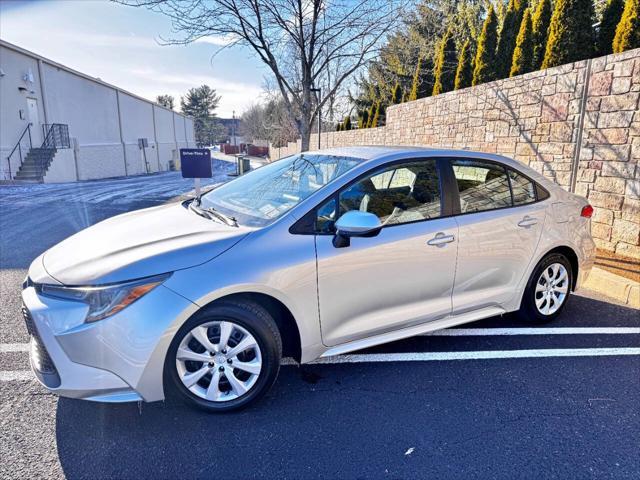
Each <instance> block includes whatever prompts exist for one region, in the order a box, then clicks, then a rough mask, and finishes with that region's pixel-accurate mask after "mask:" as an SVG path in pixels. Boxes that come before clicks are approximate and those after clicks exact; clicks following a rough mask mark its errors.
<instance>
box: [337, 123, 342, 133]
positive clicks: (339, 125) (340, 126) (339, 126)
mask: <svg viewBox="0 0 640 480" xmlns="http://www.w3.org/2000/svg"><path fill="white" fill-rule="evenodd" d="M341 131H342V123H341V122H338V124H337V125H336V132H341Z"/></svg>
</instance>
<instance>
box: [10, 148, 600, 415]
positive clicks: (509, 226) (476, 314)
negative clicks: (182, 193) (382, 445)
mask: <svg viewBox="0 0 640 480" xmlns="http://www.w3.org/2000/svg"><path fill="white" fill-rule="evenodd" d="M592 212H593V209H592V208H591V206H590V205H588V203H587V202H586V201H585V199H583V198H581V197H578V196H576V195H573V194H570V193H567V192H565V191H564V190H563V189H561V188H560V187H558V186H557V185H555V184H554V183H552V182H550V181H549V180H547V179H546V178H544V177H543V176H541V175H540V174H538V173H536V172H535V171H533V170H531V169H529V168H527V167H525V166H523V165H521V164H520V163H518V162H516V161H514V160H511V159H508V158H504V157H501V156H497V155H491V154H485V153H478V152H471V151H464V150H463V151H459V150H441V149H440V150H437V149H427V148H416V147H402V148H400V147H396V148H394V147H352V148H340V149H330V150H323V151H318V152H308V153H302V154H299V155H293V156H291V157H288V158H285V159H283V160H280V161H278V162H274V163H271V164H269V165H267V166H265V167H262V168H259V169H257V170H255V171H253V172H251V173H248V174H247V175H245V176H242V177H239V178H237V179H235V180H233V181H230V182H228V183H226V184H224V185H222V186H219V187H217V188H215V189H213V190H211V191H210V192H208V193H206V194H204V195H202V196H201V197H200V198H194V199H192V200H189V201H186V202H182V203H174V204H169V205H163V206H159V207H154V208H148V209H145V210H139V211H134V212H130V213H126V214H124V215H119V216H117V217H113V218H110V219H108V220H105V221H103V222H101V223H98V224H96V225H94V226H92V227H90V228H87V229H86V230H83V231H81V232H79V233H77V234H75V235H73V236H72V237H70V238H68V239H66V240H64V241H63V242H61V243H60V244H58V245H56V246H54V247H53V248H51V249H50V250H48V251H46V252H45V253H44V254H42V255H41V256H40V257H38V258H37V259H35V260H34V262H33V263H32V264H31V267H30V269H29V275H28V277H27V279H26V280H25V284H24V290H23V292H22V299H23V302H24V308H23V315H24V318H25V320H26V323H27V328H28V330H29V333H30V334H31V365H32V368H33V371H34V372H35V375H36V376H37V377H38V379H39V380H40V381H41V382H42V384H43V385H45V386H46V387H47V388H48V389H49V390H51V391H52V392H55V393H58V394H60V395H63V396H68V397H74V398H82V399H87V400H95V401H102V402H126V401H140V400H144V401H147V402H152V401H157V400H162V399H164V398H165V396H167V395H175V396H177V397H178V398H182V399H184V400H186V401H187V402H189V403H191V404H192V405H195V406H198V407H201V408H204V409H206V410H209V411H214V412H219V411H228V410H233V409H238V408H241V407H244V406H246V405H248V404H250V403H252V402H254V401H256V400H257V399H258V398H260V397H261V396H263V395H264V394H265V393H266V392H267V391H268V389H269V388H270V387H271V385H272V384H273V383H274V381H275V379H276V376H277V374H278V370H279V367H280V363H281V358H283V357H292V358H293V359H295V360H296V361H298V362H300V363H307V362H311V361H313V360H315V359H317V358H319V357H326V356H330V355H339V354H342V353H345V352H350V351H353V350H358V349H361V348H365V347H370V346H372V345H377V344H381V343H385V342H390V341H393V340H398V339H401V338H405V337H410V336H413V335H418V334H422V333H425V332H428V331H432V330H437V329H441V328H447V327H453V326H455V325H460V324H463V323H467V322H473V321H476V320H480V319H483V318H487V317H492V316H495V315H502V314H504V313H507V312H515V311H518V312H519V313H520V315H521V316H522V318H523V319H525V320H526V321H530V322H548V321H550V320H553V319H554V318H555V317H557V316H558V315H559V314H560V313H561V312H562V309H563V308H564V307H565V305H566V303H567V299H568V297H569V294H570V292H571V291H573V290H575V289H576V288H577V287H578V286H579V285H580V284H581V283H582V282H583V281H584V280H585V278H586V276H587V275H588V274H589V271H590V269H591V267H592V264H593V259H594V250H595V246H594V242H593V240H592V238H591V234H590V217H591V214H592Z"/></svg>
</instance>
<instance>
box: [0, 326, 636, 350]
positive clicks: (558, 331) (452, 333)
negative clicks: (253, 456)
mask: <svg viewBox="0 0 640 480" xmlns="http://www.w3.org/2000/svg"><path fill="white" fill-rule="evenodd" d="M510 335H640V327H551V328H542V327H541V328H449V329H445V330H436V331H435V332H427V333H423V334H422V335H420V336H423V337H474V336H478V337H485V336H510ZM28 351H29V344H28V343H0V353H8V352H28Z"/></svg>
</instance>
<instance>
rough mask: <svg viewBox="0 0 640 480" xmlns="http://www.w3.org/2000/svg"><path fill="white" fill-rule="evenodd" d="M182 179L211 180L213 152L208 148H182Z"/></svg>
mask: <svg viewBox="0 0 640 480" xmlns="http://www.w3.org/2000/svg"><path fill="white" fill-rule="evenodd" d="M180 169H181V170H182V178H211V177H212V176H213V172H212V171H211V151H210V150H209V149H207V148H181V149H180Z"/></svg>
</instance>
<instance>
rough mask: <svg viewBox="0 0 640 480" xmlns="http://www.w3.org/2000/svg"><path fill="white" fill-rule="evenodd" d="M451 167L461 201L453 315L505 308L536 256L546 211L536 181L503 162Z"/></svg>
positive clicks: (454, 162)
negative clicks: (498, 307)
mask: <svg viewBox="0 0 640 480" xmlns="http://www.w3.org/2000/svg"><path fill="white" fill-rule="evenodd" d="M450 165H451V167H452V171H451V172H450V173H451V174H452V176H453V178H454V179H455V184H454V185H455V186H457V193H458V201H459V207H458V208H459V213H458V215H456V216H455V219H456V221H457V223H458V265H457V270H456V278H455V285H454V288H453V313H454V314H458V313H462V312H464V311H469V310H475V309H479V308H483V307H488V306H502V305H503V304H504V303H506V302H507V301H508V300H510V299H511V298H512V297H513V295H514V294H515V290H516V286H517V285H518V282H519V281H520V280H521V279H522V277H523V275H524V273H525V272H526V271H527V267H528V265H529V263H530V262H531V260H532V258H533V256H534V253H535V251H536V248H537V245H538V241H539V240H540V235H541V233H542V228H543V225H544V217H545V206H544V205H543V204H540V203H538V202H537V197H536V187H535V183H534V182H533V181H531V180H530V179H529V178H527V177H526V176H524V175H523V174H521V173H520V172H517V171H515V170H513V169H511V168H507V167H506V166H505V165H503V164H501V163H498V162H493V161H488V160H470V159H452V160H451V162H450ZM454 189H455V187H454ZM453 193H455V190H454V192H453Z"/></svg>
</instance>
